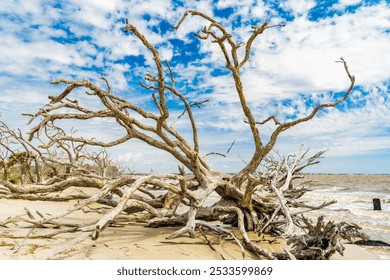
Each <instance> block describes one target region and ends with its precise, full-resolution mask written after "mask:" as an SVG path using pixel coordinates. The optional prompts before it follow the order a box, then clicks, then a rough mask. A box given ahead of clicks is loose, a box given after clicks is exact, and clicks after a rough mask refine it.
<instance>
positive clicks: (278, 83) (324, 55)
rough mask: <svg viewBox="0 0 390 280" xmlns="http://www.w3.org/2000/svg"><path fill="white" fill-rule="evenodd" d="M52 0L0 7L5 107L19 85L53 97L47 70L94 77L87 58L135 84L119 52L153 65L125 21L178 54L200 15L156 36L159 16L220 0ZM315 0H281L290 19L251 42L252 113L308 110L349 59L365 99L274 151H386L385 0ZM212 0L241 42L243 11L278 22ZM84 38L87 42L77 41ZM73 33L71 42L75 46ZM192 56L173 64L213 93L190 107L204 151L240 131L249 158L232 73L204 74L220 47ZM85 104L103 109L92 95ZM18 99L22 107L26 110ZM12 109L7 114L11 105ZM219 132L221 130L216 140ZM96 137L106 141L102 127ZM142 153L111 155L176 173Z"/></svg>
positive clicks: (343, 82) (388, 37) (258, 10)
mask: <svg viewBox="0 0 390 280" xmlns="http://www.w3.org/2000/svg"><path fill="white" fill-rule="evenodd" d="M54 2H55V1H38V0H34V1H24V2H23V5H22V4H21V1H16V0H15V1H11V0H5V1H2V3H1V9H2V12H3V13H10V14H14V15H15V18H17V19H19V20H18V21H13V20H9V19H7V18H6V17H5V18H4V19H3V18H2V19H1V20H0V32H1V38H2V43H1V44H0V58H1V59H0V69H1V71H2V73H5V74H6V75H9V76H11V77H12V78H11V79H9V80H6V79H4V78H1V75H0V78H1V79H0V84H1V85H2V86H1V88H0V89H1V91H2V93H1V94H0V102H1V104H0V105H1V107H2V108H3V109H4V110H5V109H7V110H8V109H12V110H15V111H17V110H19V109H20V108H19V107H15V106H14V107H12V106H10V104H12V102H15V101H17V100H18V99H20V96H21V95H20V93H21V92H23V93H25V95H24V96H23V99H22V101H23V102H25V103H30V104H34V105H38V104H40V103H41V104H44V103H45V102H46V100H47V95H48V94H51V95H54V94H55V93H53V91H54V92H57V91H58V92H60V90H61V89H58V88H54V89H53V86H50V85H47V87H45V86H43V84H44V83H47V82H48V81H49V79H53V77H56V78H59V77H65V78H70V77H71V78H76V79H79V78H80V79H82V78H88V79H99V74H100V73H95V72H94V71H95V70H93V66H96V67H99V71H100V69H102V71H103V72H104V74H105V75H106V76H107V78H108V79H109V80H110V82H111V84H112V87H113V89H115V91H122V90H128V89H129V87H130V85H129V81H128V80H127V79H126V77H125V75H124V72H125V71H128V73H132V74H134V73H135V76H137V75H139V74H140V73H141V72H144V70H145V71H146V69H144V67H143V66H141V69H132V68H131V66H130V65H129V64H128V63H126V62H123V61H121V62H120V63H117V62H116V60H120V59H123V58H124V57H125V56H128V55H136V56H137V55H142V56H145V57H146V61H147V64H149V65H153V61H152V59H151V56H150V54H149V53H148V51H147V50H146V49H145V48H144V46H142V44H141V43H140V42H139V40H137V39H136V38H135V36H134V35H131V34H124V32H123V28H124V22H123V21H124V19H125V18H129V20H130V22H131V23H133V24H134V25H136V26H137V28H139V30H140V31H141V32H142V33H143V34H144V35H145V36H146V37H147V38H148V40H149V41H150V42H151V43H152V44H154V45H157V48H158V50H159V52H160V55H161V57H162V58H163V59H168V60H170V59H173V60H174V59H175V57H176V56H178V55H179V53H180V52H179V51H178V50H177V49H172V48H171V45H170V44H169V43H167V40H169V39H173V38H178V39H180V40H183V41H184V42H185V43H191V42H192V40H197V39H196V38H194V36H193V35H192V33H193V32H198V31H199V30H200V29H201V28H202V27H203V26H204V25H205V21H204V20H202V19H200V18H198V17H188V18H187V20H186V21H185V22H183V24H182V26H181V28H180V29H179V30H177V31H173V30H169V31H168V32H167V33H166V34H164V35H162V34H160V33H161V32H160V31H159V30H158V28H157V27H158V24H159V22H160V20H163V19H164V20H167V21H168V22H169V23H171V24H175V23H177V21H178V20H179V18H180V17H181V15H182V14H183V12H184V11H185V10H186V9H198V10H200V11H202V12H204V13H206V14H208V15H211V16H212V15H213V9H214V7H213V5H215V4H213V1H211V0H210V1H185V2H186V7H177V3H174V1H173V2H172V1H157V0H148V1H140V0H134V1H122V0H115V1H92V0H77V1H76V0H72V1H68V2H65V3H64V2H63V3H61V4H62V5H63V8H62V9H60V8H55V7H54V6H53V3H54ZM359 2H361V1H339V2H338V3H337V4H335V5H333V6H332V7H331V9H337V10H344V9H345V8H346V7H348V6H351V5H357V4H359ZM314 4H315V2H314V1H303V0H302V1H301V0H300V1H284V2H282V4H280V5H281V7H282V8H283V9H285V10H286V11H289V12H290V13H291V14H292V15H294V16H295V17H296V18H295V19H294V20H293V21H291V22H288V24H287V26H286V27H284V28H281V29H279V28H274V29H269V30H267V31H266V32H264V34H263V35H261V36H260V37H259V38H258V39H257V40H256V41H255V42H254V44H253V53H252V57H251V60H250V62H248V64H247V65H246V66H245V67H244V68H243V69H242V73H241V74H242V80H243V83H244V89H245V91H246V96H247V100H248V102H249V103H250V105H251V106H252V108H253V109H254V114H255V115H256V117H258V118H259V119H263V118H265V117H266V116H267V115H269V114H270V113H276V114H278V115H279V116H280V118H281V119H283V116H285V115H286V114H287V115H288V114H290V115H294V114H300V115H304V114H306V113H307V112H308V111H309V109H308V108H307V105H306V103H305V100H304V99H302V98H301V94H302V93H304V94H305V97H307V96H308V95H310V94H312V95H313V96H314V97H317V98H318V99H321V100H326V99H327V98H329V96H328V95H327V92H329V91H342V90H345V89H346V88H347V87H348V85H349V81H348V79H347V77H346V74H345V72H344V70H343V67H342V65H341V64H335V63H334V61H335V60H337V59H338V58H339V57H340V56H344V58H345V59H346V60H347V62H348V64H349V67H350V71H351V73H353V74H355V75H356V77H357V84H358V85H360V86H362V87H363V88H364V90H365V91H369V92H370V93H369V94H368V95H366V96H364V94H363V93H359V92H358V91H356V92H355V93H354V94H353V95H352V96H351V102H352V101H353V102H354V105H355V106H357V105H358V104H361V105H359V106H357V108H354V109H351V110H347V111H345V112H342V111H339V110H331V111H330V112H329V113H328V114H323V115H321V116H320V117H318V118H316V119H315V120H313V121H312V122H311V123H308V124H304V125H301V126H299V127H296V128H294V129H293V130H291V131H289V132H288V133H286V135H285V136H284V137H283V138H282V139H281V145H280V147H281V148H285V149H289V147H291V145H292V144H294V145H295V144H296V145H295V146H294V147H299V145H300V144H301V143H302V142H303V143H308V145H310V146H312V147H317V148H318V147H321V148H322V147H323V148H328V149H330V150H331V151H330V152H329V155H331V156H334V155H340V154H344V155H350V154H357V153H363V154H364V153H370V152H372V151H378V150H380V149H390V147H389V144H388V143H390V140H389V136H388V129H389V127H388V125H385V124H388V123H390V120H389V118H388V116H390V109H389V106H388V105H387V104H388V101H387V100H388V99H386V98H385V97H384V96H385V95H386V94H387V91H388V89H387V86H386V85H385V84H384V83H385V82H386V81H389V79H390V77H389V73H390V56H389V55H388V46H389V45H390V34H389V33H388V30H389V29H390V7H389V5H388V4H386V2H382V3H380V4H376V5H372V6H366V5H362V6H361V7H359V8H358V9H357V10H356V11H354V12H353V13H344V14H342V15H335V16H333V17H332V18H329V17H327V18H323V19H321V20H319V21H312V20H309V19H308V18H307V15H308V12H309V11H310V9H311V8H312V7H313V5H314ZM216 5H217V7H218V8H220V9H222V8H227V7H232V8H233V9H234V15H232V16H230V17H229V18H228V19H219V20H220V22H221V23H222V24H224V25H225V24H226V25H228V26H227V30H233V35H234V38H237V42H239V41H240V40H241V39H243V38H248V36H250V34H251V32H252V30H251V28H250V26H248V24H246V23H245V20H246V19H249V20H251V21H252V20H253V21H255V20H259V21H260V22H261V21H263V20H267V19H268V20H271V22H274V23H275V22H276V23H277V22H281V21H283V20H284V19H282V18H280V17H279V16H278V15H277V12H276V11H273V10H271V8H270V7H269V6H267V4H265V3H264V1H252V0H242V1H231V0H223V1H218V3H217V4H216ZM145 15H149V16H150V17H147V16H146V17H145ZM237 15H240V16H241V18H242V21H243V22H244V23H245V24H243V26H239V27H236V26H231V24H232V22H233V19H236V18H237ZM58 25H62V27H63V28H64V30H62V29H60V28H58ZM229 25H230V26H229ZM33 26H34V27H33ZM156 28H157V29H156ZM156 31H157V32H156ZM79 36H87V38H90V39H85V40H82V41H79V40H78V37H79ZM72 39H76V40H75V41H74V42H73V41H72V42H70V40H72ZM243 49H244V48H242V50H243ZM187 52H188V53H190V52H194V53H195V54H196V53H198V54H200V55H204V56H205V58H204V60H200V59H199V60H195V61H192V62H190V61H188V60H187V61H181V62H179V64H178V65H176V66H175V67H174V71H175V78H176V81H177V85H178V86H179V87H181V88H182V89H185V84H184V83H183V82H186V81H188V82H187V84H189V86H191V87H194V86H195V85H196V84H195V83H194V84H192V83H193V80H194V78H197V79H198V81H199V82H198V83H199V85H197V87H198V89H197V90H194V91H190V92H185V93H186V96H188V97H189V99H190V100H191V101H195V100H198V101H199V100H203V99H205V98H207V97H210V98H211V100H210V102H209V103H208V104H207V105H206V107H204V108H203V109H202V110H198V109H194V111H195V118H196V119H197V121H198V122H199V129H200V131H201V133H202V135H200V137H201V141H202V144H203V145H204V146H203V147H204V148H202V149H203V150H202V151H204V152H209V151H218V152H221V151H222V152H223V151H224V148H222V147H225V146H229V144H230V143H231V141H232V140H234V139H237V146H236V147H237V152H239V153H240V154H241V155H242V156H243V157H244V156H248V155H250V153H251V152H252V146H251V144H250V142H251V140H250V139H251V135H250V132H249V129H248V127H247V125H245V124H244V123H243V118H244V115H243V113H242V112H241V109H240V107H239V102H238V98H237V94H236V92H235V89H234V84H233V82H232V79H231V78H230V77H229V76H221V75H220V76H216V77H215V76H213V75H211V73H212V70H213V69H214V68H218V67H224V64H225V62H224V61H223V56H222V54H221V52H220V50H219V49H218V46H217V44H213V43H211V42H210V41H202V42H201V47H200V49H199V50H198V49H194V50H187ZM241 54H242V53H241ZM192 57H193V56H191V55H189V56H188V58H192ZM146 66H148V65H145V67H146ZM91 70H92V71H93V72H91ZM148 71H154V70H148ZM3 81H4V82H3ZM180 81H181V82H182V84H180ZM136 82H137V81H136ZM11 85H12V86H11ZM210 89H213V91H212V93H207V94H205V93H204V92H206V91H207V92H209V91H210ZM27 93H28V94H27ZM200 93H202V94H203V95H200ZM129 96H130V95H129ZM131 98H132V100H133V101H134V102H136V103H137V102H138V103H140V104H142V103H143V102H144V101H145V99H146V98H149V95H148V96H145V95H143V96H140V95H137V94H134V92H132V91H131ZM284 99H293V100H294V104H293V105H288V106H286V105H282V104H281V103H280V101H281V100H284ZM313 99H314V98H313ZM83 101H87V100H86V99H85V100H83ZM23 102H22V103H23ZM94 102H95V101H94ZM386 102H387V103H386ZM86 104H89V105H91V106H94V107H95V106H98V105H97V103H86ZM24 105H25V104H24V103H23V104H20V106H21V107H23V110H24V111H25V109H26V106H24ZM178 112H179V113H180V112H181V111H180V110H179V109H178V108H174V110H173V114H172V116H174V115H176V116H177V115H178V114H179V113H178ZM7 116H10V114H8V113H7ZM173 119H174V117H173ZM99 125H102V123H93V128H94V129H95V130H93V129H92V130H90V131H86V135H89V136H92V135H94V133H95V134H96V130H98V127H99ZM175 127H178V129H180V131H182V132H183V133H184V134H185V135H186V137H187V138H188V139H191V135H190V129H189V127H188V120H185V119H184V117H183V119H182V120H180V121H179V122H178V123H177V124H176V125H175ZM271 128H272V125H268V126H265V127H264V128H261V129H264V130H262V131H263V132H264V133H265V134H269V132H270V130H271ZM386 129H387V130H386ZM222 134H223V135H226V137H220V135H222ZM99 135H100V134H99ZM100 136H101V137H103V138H104V137H106V136H107V135H103V134H101V135H100ZM132 143H133V142H132ZM240 143H241V146H240ZM144 150H145V148H142V147H141V146H139V145H138V144H132V145H129V146H126V148H122V146H121V148H120V149H119V148H118V151H120V153H121V154H122V158H121V157H118V159H121V160H123V161H131V159H132V158H133V159H134V164H135V163H137V164H141V165H142V169H145V168H146V167H147V166H148V165H149V166H150V165H153V160H154V159H155V158H156V157H158V158H160V156H161V162H160V165H162V163H163V164H164V165H165V164H167V165H166V166H169V168H173V169H176V163H175V161H174V160H172V159H171V158H170V157H169V156H167V157H164V156H162V154H163V153H162V152H160V151H157V152H151V154H150V155H149V154H147V153H146V152H145V153H144V152H143V151H144ZM140 151H142V152H140ZM148 152H149V150H148ZM126 154H127V155H128V156H127V157H126V156H125V155H126ZM141 156H142V158H141ZM231 156H233V155H231ZM210 160H211V161H212V162H213V164H215V165H216V166H217V165H218V164H219V161H218V160H217V159H210ZM229 160H230V159H229ZM238 161H240V160H238ZM141 165H140V166H141ZM238 165H239V164H238V163H237V162H236V163H234V160H232V161H231V162H229V163H228V164H226V169H228V168H232V169H234V166H238ZM167 168H168V167H167ZM147 171H148V170H147Z"/></svg>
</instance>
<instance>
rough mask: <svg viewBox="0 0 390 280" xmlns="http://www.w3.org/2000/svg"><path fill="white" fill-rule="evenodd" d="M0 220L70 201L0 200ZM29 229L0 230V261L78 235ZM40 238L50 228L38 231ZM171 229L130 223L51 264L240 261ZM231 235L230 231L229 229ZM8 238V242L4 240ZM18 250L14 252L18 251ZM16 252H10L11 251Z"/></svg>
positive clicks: (229, 251) (366, 256) (366, 253)
mask: <svg viewBox="0 0 390 280" xmlns="http://www.w3.org/2000/svg"><path fill="white" fill-rule="evenodd" d="M1 202H2V203H0V213H1V216H2V217H0V218H1V219H4V218H6V217H10V216H14V215H20V214H24V213H25V211H24V208H25V207H26V208H28V209H29V210H31V211H32V212H35V211H36V210H38V211H42V212H43V213H47V212H49V213H51V214H53V212H54V213H56V212H61V211H62V210H63V209H66V208H67V207H69V206H70V205H71V202H44V201H39V202H38V201H25V200H1ZM98 217H99V214H98V213H95V212H93V211H91V212H89V213H84V212H82V211H76V212H75V213H72V214H71V215H70V216H69V217H67V218H66V219H67V220H68V221H70V222H71V221H73V222H75V221H80V219H82V220H83V221H87V220H89V221H91V222H92V221H94V220H96V219H97V218H98ZM29 230H30V229H29V228H23V227H22V226H19V227H16V226H10V227H9V228H0V237H1V241H0V260H43V259H45V257H46V256H47V255H49V254H50V252H52V251H53V250H55V249H56V248H59V247H60V246H61V245H63V244H64V243H65V242H67V241H69V240H71V239H73V238H75V237H77V236H78V235H80V234H82V233H80V232H75V233H66V234H60V235H58V236H55V237H53V238H50V239H41V238H37V239H32V238H28V239H25V238H24V237H25V236H26V235H27V233H28V231H29ZM40 230H43V231H45V232H46V233H49V232H50V231H51V232H52V231H53V229H40ZM175 230H177V228H174V227H161V228H147V227H144V226H142V225H140V224H130V225H126V226H124V227H108V228H106V229H105V230H104V231H103V232H102V233H101V236H100V237H99V239H98V240H96V241H92V240H91V239H89V238H88V239H86V240H84V241H83V242H81V243H80V244H77V245H75V246H74V247H72V248H70V249H69V250H67V251H66V252H65V253H62V254H60V255H59V257H58V258H57V257H56V258H55V259H60V260H222V259H227V260H242V259H243V254H242V251H241V249H240V247H239V246H238V245H237V244H236V243H235V242H234V241H231V240H224V239H222V240H219V236H217V235H213V234H207V239H208V240H209V241H210V242H211V243H212V245H213V247H214V248H215V250H216V251H213V250H212V248H211V247H210V246H209V245H208V241H207V240H206V239H205V237H204V236H202V235H201V234H200V233H199V232H197V234H196V237H195V238H190V237H187V236H184V237H179V238H176V239H173V240H166V239H165V238H166V237H167V236H168V235H169V234H170V233H172V232H173V231H175ZM233 230H234V229H233ZM10 233H12V234H14V235H18V236H19V238H18V239H16V238H10V237H9V234H10ZM7 236H8V237H7ZM250 237H251V239H253V240H257V242H258V244H259V245H260V246H261V247H262V248H264V249H266V250H268V251H270V252H282V251H283V247H284V245H285V243H284V240H283V239H280V238H279V239H277V238H274V237H270V236H264V235H262V236H260V237H258V236H257V235H256V234H251V235H250ZM21 245H22V246H21ZM19 247H20V248H19ZM345 247H346V250H345V251H344V256H341V255H339V254H338V253H336V254H335V255H333V256H332V258H331V260H380V259H383V258H384V257H383V256H385V257H388V259H390V249H389V250H388V251H384V252H382V251H381V250H378V248H375V249H374V250H372V249H368V248H366V246H358V245H352V244H345ZM16 248H19V249H18V251H17V252H16V253H15V252H14V251H15V249H16ZM245 255H246V259H248V260H256V259H259V258H258V256H256V255H254V254H252V253H250V252H247V251H246V252H245Z"/></svg>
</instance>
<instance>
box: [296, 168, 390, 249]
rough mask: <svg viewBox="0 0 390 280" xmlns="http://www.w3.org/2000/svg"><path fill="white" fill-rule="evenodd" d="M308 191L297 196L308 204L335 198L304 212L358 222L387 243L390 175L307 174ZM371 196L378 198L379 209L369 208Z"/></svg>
mask: <svg viewBox="0 0 390 280" xmlns="http://www.w3.org/2000/svg"><path fill="white" fill-rule="evenodd" d="M306 179H309V180H311V182H310V183H306V184H305V185H307V186H309V185H311V191H310V192H307V193H306V194H305V195H304V196H303V197H302V198H301V200H303V201H305V202H306V203H308V204H310V205H320V204H321V203H323V202H324V201H330V200H336V201H337V202H336V203H335V204H332V205H330V206H328V207H327V208H324V209H321V210H317V211H314V212H311V213H310V214H308V216H312V217H316V216H320V215H324V216H325V218H326V219H328V220H334V221H345V222H349V223H355V224H357V225H359V226H360V227H361V228H362V229H363V231H364V232H365V233H367V234H368V235H369V236H370V239H372V240H381V241H384V242H386V243H389V244H390V176H388V175H310V176H307V178H306ZM373 198H379V199H380V200H381V208H382V210H381V211H378V210H373Z"/></svg>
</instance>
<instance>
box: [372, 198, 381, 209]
mask: <svg viewBox="0 0 390 280" xmlns="http://www.w3.org/2000/svg"><path fill="white" fill-rule="evenodd" d="M372 203H373V205H374V210H379V211H380V210H382V207H381V200H380V199H379V198H373V199H372Z"/></svg>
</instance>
